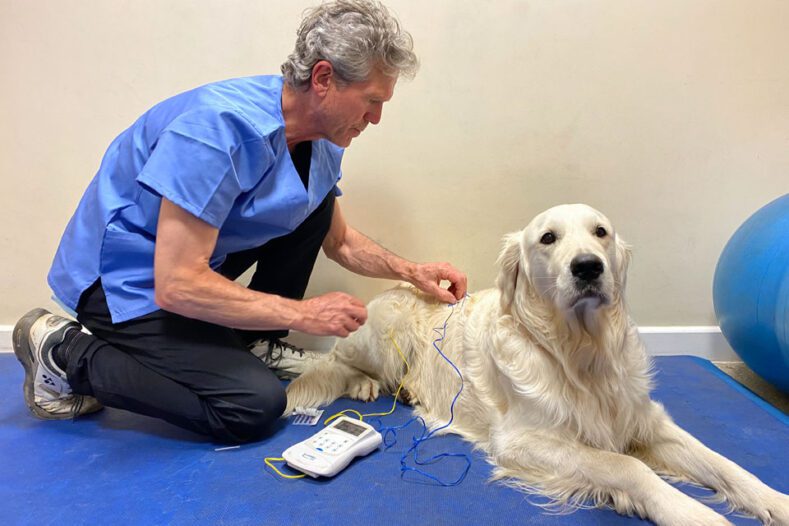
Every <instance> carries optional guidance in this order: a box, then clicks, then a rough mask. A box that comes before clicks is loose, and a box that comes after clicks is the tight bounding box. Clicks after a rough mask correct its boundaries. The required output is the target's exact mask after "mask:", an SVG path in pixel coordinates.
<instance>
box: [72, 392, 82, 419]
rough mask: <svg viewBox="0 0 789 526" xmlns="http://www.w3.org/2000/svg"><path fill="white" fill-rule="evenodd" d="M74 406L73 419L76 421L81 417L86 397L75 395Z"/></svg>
mask: <svg viewBox="0 0 789 526" xmlns="http://www.w3.org/2000/svg"><path fill="white" fill-rule="evenodd" d="M74 397H75V400H74V405H72V406H71V419H72V420H74V419H76V418H77V417H78V416H79V412H80V410H81V409H82V406H83V404H84V403H85V397H84V396H82V395H74Z"/></svg>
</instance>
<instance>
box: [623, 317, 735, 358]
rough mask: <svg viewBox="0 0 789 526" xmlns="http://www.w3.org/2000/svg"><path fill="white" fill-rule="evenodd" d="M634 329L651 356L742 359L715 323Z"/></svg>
mask: <svg viewBox="0 0 789 526" xmlns="http://www.w3.org/2000/svg"><path fill="white" fill-rule="evenodd" d="M638 332H639V333H640V334H641V340H642V341H643V342H644V346H645V347H646V348H647V352H648V353H649V354H651V355H652V356H674V355H690V356H698V357H700V358H705V359H707V360H710V361H720V362H741V361H742V359H741V358H740V357H739V356H737V354H736V353H735V352H734V350H733V349H732V348H731V346H729V342H727V341H726V338H724V337H723V334H722V333H721V330H720V327H717V326H705V327H691V326H687V327H685V326H677V327H639V328H638Z"/></svg>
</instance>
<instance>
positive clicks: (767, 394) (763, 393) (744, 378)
mask: <svg viewBox="0 0 789 526" xmlns="http://www.w3.org/2000/svg"><path fill="white" fill-rule="evenodd" d="M713 363H714V364H715V365H716V366H717V367H718V369H720V370H721V371H723V372H724V373H726V374H728V375H729V376H731V377H732V378H734V379H735V380H737V381H738V382H739V383H741V384H742V385H744V386H745V387H747V388H748V389H750V390H751V391H753V392H754V393H756V394H757V395H758V396H760V397H761V398H762V399H764V400H766V401H767V402H769V403H770V404H772V405H773V406H775V407H777V408H778V409H780V410H781V411H783V412H784V414H786V415H789V395H788V394H786V393H783V392H781V391H779V390H778V389H777V388H775V387H773V386H772V385H770V384H768V383H767V382H765V381H764V380H762V378H761V377H760V376H758V375H757V374H756V373H754V372H753V371H751V370H750V369H749V368H748V366H747V365H745V364H744V363H742V362H713Z"/></svg>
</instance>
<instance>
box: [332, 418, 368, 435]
mask: <svg viewBox="0 0 789 526" xmlns="http://www.w3.org/2000/svg"><path fill="white" fill-rule="evenodd" d="M334 427H335V428H337V429H339V430H340V431H345V432H346V433H350V434H352V435H354V436H357V437H358V436H359V435H361V434H362V433H364V432H365V431H367V428H364V427H362V426H357V425H356V424H354V423H352V422H349V421H347V420H340V422H339V423H338V424H337V425H335V426H334Z"/></svg>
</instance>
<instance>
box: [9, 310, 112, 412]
mask: <svg viewBox="0 0 789 526" xmlns="http://www.w3.org/2000/svg"><path fill="white" fill-rule="evenodd" d="M70 329H76V330H80V324H79V323H77V322H75V321H71V320H68V319H66V318H63V317H61V316H55V315H54V314H52V313H50V312H48V311H46V310H44V309H33V310H31V311H30V312H28V313H27V314H25V315H24V316H23V317H22V318H21V319H20V320H19V321H18V322H17V324H16V325H15V326H14V342H13V343H14V353H15V354H16V358H17V360H19V362H20V363H21V364H22V366H23V367H24V368H25V383H24V386H23V389H24V393H25V403H27V407H28V408H30V411H31V412H32V413H33V414H34V415H36V416H37V417H39V418H44V419H47V420H65V419H68V418H75V417H77V416H80V415H84V414H87V413H93V412H95V411H98V410H99V409H101V408H102V405H101V404H100V403H99V402H98V400H96V399H95V398H93V397H92V396H84V395H78V394H73V393H72V392H71V386H70V385H69V383H68V379H67V377H66V372H65V371H64V370H63V369H61V368H60V367H58V366H57V364H56V363H55V361H54V360H53V359H52V348H53V347H55V346H56V345H57V344H59V343H61V342H62V341H63V338H64V337H65V335H66V331H68V330H70Z"/></svg>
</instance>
